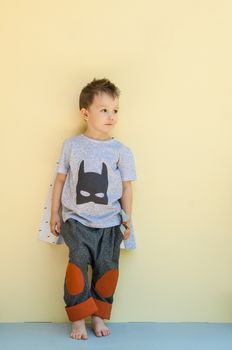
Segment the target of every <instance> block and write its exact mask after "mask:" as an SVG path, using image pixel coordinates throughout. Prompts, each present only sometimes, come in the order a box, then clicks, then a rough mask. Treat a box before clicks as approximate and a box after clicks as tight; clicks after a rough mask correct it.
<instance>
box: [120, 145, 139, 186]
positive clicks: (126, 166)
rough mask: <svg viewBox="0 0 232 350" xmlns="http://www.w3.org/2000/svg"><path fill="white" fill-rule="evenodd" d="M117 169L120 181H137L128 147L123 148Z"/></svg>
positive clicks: (131, 154) (133, 162) (132, 157)
mask: <svg viewBox="0 0 232 350" xmlns="http://www.w3.org/2000/svg"><path fill="white" fill-rule="evenodd" d="M118 168H119V170H120V173H121V178H122V181H134V180H136V179H137V175H136V169H135V160H134V156H133V153H132V151H131V150H130V148H129V147H126V146H124V147H123V148H122V150H121V151H120V154H119V161H118Z"/></svg>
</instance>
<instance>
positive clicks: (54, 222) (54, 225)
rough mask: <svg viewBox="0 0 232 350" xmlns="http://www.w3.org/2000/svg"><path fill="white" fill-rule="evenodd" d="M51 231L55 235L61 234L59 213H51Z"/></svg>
mask: <svg viewBox="0 0 232 350" xmlns="http://www.w3.org/2000/svg"><path fill="white" fill-rule="evenodd" d="M50 231H51V233H52V234H53V235H54V236H59V234H60V216H59V214H58V213H56V214H54V213H53V214H51V220H50Z"/></svg>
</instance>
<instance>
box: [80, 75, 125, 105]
mask: <svg viewBox="0 0 232 350" xmlns="http://www.w3.org/2000/svg"><path fill="white" fill-rule="evenodd" d="M102 92H105V93H106V94H108V95H110V96H112V97H113V98H115V97H119V95H120V90H119V89H118V88H117V86H115V85H114V84H113V83H111V82H110V81H109V80H108V79H106V78H104V79H95V78H94V79H93V81H91V82H90V83H89V84H87V85H86V86H85V87H84V88H83V89H82V90H81V93H80V97H79V108H80V109H81V108H86V109H87V108H88V107H89V106H90V105H91V104H92V102H93V99H94V96H95V95H98V94H99V93H102Z"/></svg>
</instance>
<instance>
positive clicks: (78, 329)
mask: <svg viewBox="0 0 232 350" xmlns="http://www.w3.org/2000/svg"><path fill="white" fill-rule="evenodd" d="M70 336H71V338H73V339H84V340H85V339H88V336H87V331H86V328H85V320H80V321H75V322H72V332H71V334H70Z"/></svg>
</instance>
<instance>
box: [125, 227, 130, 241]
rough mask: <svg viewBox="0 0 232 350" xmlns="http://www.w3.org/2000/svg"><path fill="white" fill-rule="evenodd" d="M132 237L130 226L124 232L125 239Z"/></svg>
mask: <svg viewBox="0 0 232 350" xmlns="http://www.w3.org/2000/svg"><path fill="white" fill-rule="evenodd" d="M129 237H130V228H128V229H127V230H126V231H125V233H124V239H125V240H127V239H128V238H129Z"/></svg>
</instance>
